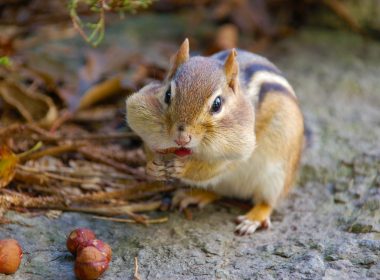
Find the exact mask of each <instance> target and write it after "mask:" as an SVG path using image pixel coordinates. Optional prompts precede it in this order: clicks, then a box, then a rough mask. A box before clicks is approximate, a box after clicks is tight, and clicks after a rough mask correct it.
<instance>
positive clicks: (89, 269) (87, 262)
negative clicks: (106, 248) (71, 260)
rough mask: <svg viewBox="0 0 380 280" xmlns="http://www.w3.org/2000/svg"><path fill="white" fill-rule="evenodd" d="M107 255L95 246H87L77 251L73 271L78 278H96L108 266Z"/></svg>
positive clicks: (83, 279)
mask: <svg viewBox="0 0 380 280" xmlns="http://www.w3.org/2000/svg"><path fill="white" fill-rule="evenodd" d="M108 265H109V262H108V260H107V257H106V256H105V255H103V254H102V252H100V251H99V250H98V249H97V248H95V247H93V246H88V247H85V248H83V249H81V250H80V251H79V252H78V255H77V258H76V260H75V267H74V272H75V275H76V276H77V277H78V279H80V280H95V279H98V278H99V277H100V276H101V275H102V274H103V272H104V271H106V269H107V268H108Z"/></svg>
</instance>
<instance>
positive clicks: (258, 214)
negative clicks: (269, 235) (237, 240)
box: [235, 203, 272, 235]
mask: <svg viewBox="0 0 380 280" xmlns="http://www.w3.org/2000/svg"><path fill="white" fill-rule="evenodd" d="M271 213H272V207H270V206H269V205H267V204H265V203H260V204H258V205H256V206H255V207H253V208H252V209H251V211H249V212H248V213H247V214H246V215H243V216H239V217H237V222H238V225H237V226H236V228H235V233H236V234H238V235H246V234H251V233H254V232H255V231H256V230H257V229H258V228H269V227H270V225H271V222H270V214H271Z"/></svg>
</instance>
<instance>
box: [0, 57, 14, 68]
mask: <svg viewBox="0 0 380 280" xmlns="http://www.w3.org/2000/svg"><path fill="white" fill-rule="evenodd" d="M11 64H12V61H11V60H10V58H9V57H8V56H0V65H3V66H6V67H9V66H11Z"/></svg>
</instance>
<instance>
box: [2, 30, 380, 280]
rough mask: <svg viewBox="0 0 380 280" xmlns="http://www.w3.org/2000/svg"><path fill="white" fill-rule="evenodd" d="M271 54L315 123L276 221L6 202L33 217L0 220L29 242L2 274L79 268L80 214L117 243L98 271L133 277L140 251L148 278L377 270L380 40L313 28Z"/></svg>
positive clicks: (42, 274) (354, 274) (362, 275)
mask: <svg viewBox="0 0 380 280" xmlns="http://www.w3.org/2000/svg"><path fill="white" fill-rule="evenodd" d="M268 55H269V57H270V58H271V59H272V60H273V61H274V62H275V63H276V64H278V65H279V66H280V68H282V70H283V71H284V72H285V73H286V74H287V76H288V77H289V79H290V81H291V82H292V83H293V85H294V87H295V89H296V92H297V93H298V96H299V98H300V102H301V105H302V108H303V110H304V114H305V117H306V120H307V123H308V125H309V127H310V128H311V130H312V131H313V137H312V145H311V147H310V148H308V150H307V151H306V152H305V154H304V157H303V165H302V169H301V172H300V179H299V181H298V183H297V186H296V188H294V190H293V191H292V192H291V194H290V196H289V197H288V198H287V199H286V200H284V201H283V202H282V203H281V205H280V206H279V207H278V209H277V210H276V211H275V213H274V215H273V227H272V229H270V230H267V231H259V232H257V233H255V234H254V235H252V236H249V237H237V236H235V235H234V234H233V229H234V223H233V219H234V217H235V216H236V215H238V214H241V210H239V209H238V208H229V207H226V206H225V205H222V204H217V205H213V206H210V207H207V208H206V209H204V210H194V217H193V220H192V221H189V220H186V219H185V218H184V217H183V216H182V215H180V214H179V213H171V214H170V215H169V217H170V219H169V222H168V223H165V224H160V225H152V226H149V227H144V226H141V225H131V224H118V223H113V222H108V221H100V220H94V219H93V218H91V217H90V216H88V215H80V214H71V213H65V214H63V215H62V216H60V217H59V218H58V219H49V218H47V217H44V216H38V217H30V216H28V215H26V214H17V213H8V218H11V219H13V220H16V221H19V222H22V223H25V224H28V225H30V227H26V226H21V225H18V224H12V225H7V226H2V227H1V228H0V238H5V237H13V238H16V239H18V240H20V243H21V244H22V247H23V248H24V251H25V255H24V259H23V262H22V265H21V268H20V269H19V271H18V272H17V273H16V274H15V275H14V276H0V279H6V280H10V279H22V280H24V279H33V280H35V279H57V277H59V279H60V280H64V279H74V276H73V272H72V267H73V257H71V255H70V254H69V253H68V252H67V251H66V248H65V239H66V234H67V233H68V232H69V231H70V230H71V229H73V228H76V227H79V226H85V227H90V228H92V229H94V230H95V232H96V234H97V235H98V236H99V238H101V239H103V240H105V241H107V242H109V243H110V245H111V246H112V248H113V252H114V258H113V260H112V263H111V266H110V269H109V270H108V271H107V272H106V274H105V275H104V277H103V278H102V279H133V267H134V263H133V260H134V257H136V256H137V257H138V260H139V265H140V273H141V276H142V279H380V175H379V170H380V142H379V139H380V43H379V42H373V41H370V40H363V39H361V38H359V37H357V36H356V35H349V34H344V33H339V32H332V31H331V32H330V31H329V32H326V31H323V32H322V31H318V30H306V31H303V32H301V33H299V34H298V35H297V36H295V37H293V38H291V39H288V40H287V41H285V42H282V43H281V44H280V45H278V46H276V47H274V49H273V51H271V52H270V53H269V54H268ZM157 215H162V214H161V213H158V214H157Z"/></svg>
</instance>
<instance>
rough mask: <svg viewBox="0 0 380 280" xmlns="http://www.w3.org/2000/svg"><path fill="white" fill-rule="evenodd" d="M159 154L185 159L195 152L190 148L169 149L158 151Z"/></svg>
mask: <svg viewBox="0 0 380 280" xmlns="http://www.w3.org/2000/svg"><path fill="white" fill-rule="evenodd" d="M157 153H159V154H164V155H166V154H175V155H176V156H179V157H185V156H188V155H191V154H192V153H193V151H192V150H191V149H189V148H184V147H182V148H167V149H161V150H157Z"/></svg>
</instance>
